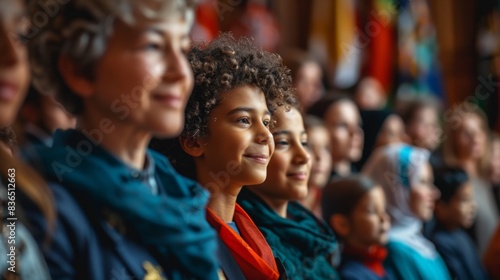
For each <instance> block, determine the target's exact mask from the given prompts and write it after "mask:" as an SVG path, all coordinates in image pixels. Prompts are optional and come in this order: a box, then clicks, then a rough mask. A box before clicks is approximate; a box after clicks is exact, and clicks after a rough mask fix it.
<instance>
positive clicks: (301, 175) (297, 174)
mask: <svg viewBox="0 0 500 280" xmlns="http://www.w3.org/2000/svg"><path fill="white" fill-rule="evenodd" d="M286 176H287V177H290V178H292V179H295V180H306V179H307V172H302V171H300V172H291V173H287V174H286Z"/></svg>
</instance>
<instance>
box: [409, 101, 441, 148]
mask: <svg viewBox="0 0 500 280" xmlns="http://www.w3.org/2000/svg"><path fill="white" fill-rule="evenodd" d="M408 135H409V136H410V138H411V140H412V143H413V145H415V146H417V147H421V148H424V149H428V150H434V149H436V147H437V146H438V145H439V136H440V135H441V127H440V125H439V118H438V114H437V111H436V110H435V109H434V108H432V107H423V108H421V109H420V110H418V111H417V112H416V113H415V116H414V117H413V119H412V120H411V121H410V123H409V124H408Z"/></svg>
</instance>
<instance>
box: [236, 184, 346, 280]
mask: <svg viewBox="0 0 500 280" xmlns="http://www.w3.org/2000/svg"><path fill="white" fill-rule="evenodd" d="M238 204H239V205H240V206H241V207H243V209H245V211H246V212H247V213H248V215H250V217H251V218H252V220H253V221H254V223H255V224H256V225H257V226H258V227H259V229H260V231H261V232H262V234H263V235H264V237H265V238H266V240H267V242H268V243H269V246H271V249H272V250H273V253H274V256H275V257H277V258H279V259H280V261H281V262H282V264H283V266H284V268H285V271H286V274H287V276H288V278H289V279H339V277H338V275H337V272H336V271H335V269H334V268H333V266H332V265H331V262H330V256H331V255H332V254H333V253H334V251H335V250H336V246H337V241H336V239H335V236H334V234H333V232H332V230H331V229H330V228H329V227H328V226H327V225H326V224H325V223H324V222H322V221H321V220H319V219H317V218H316V217H315V216H314V215H313V214H312V213H311V212H310V211H309V210H307V209H305V208H304V207H303V206H301V205H300V204H299V203H297V202H290V203H289V204H288V209H287V215H288V217H289V218H288V219H285V218H282V217H280V216H279V215H278V214H277V213H276V212H275V211H274V210H272V209H271V208H270V207H269V206H268V205H267V204H266V203H265V202H264V201H263V200H262V199H260V198H259V197H258V196H257V195H255V194H254V193H253V192H252V191H249V190H248V189H247V187H245V188H243V190H242V191H241V192H240V194H239V195H238Z"/></svg>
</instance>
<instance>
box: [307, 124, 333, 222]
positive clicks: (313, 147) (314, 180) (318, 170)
mask: <svg viewBox="0 0 500 280" xmlns="http://www.w3.org/2000/svg"><path fill="white" fill-rule="evenodd" d="M304 126H305V128H306V133H307V142H308V144H307V145H308V147H309V152H310V154H311V174H310V176H309V181H308V182H307V189H308V191H307V196H306V197H305V198H304V199H302V200H301V203H302V205H304V207H306V208H307V209H309V210H310V211H311V212H313V213H314V215H316V217H319V218H321V192H322V189H323V188H324V187H325V186H326V184H327V183H328V180H329V179H330V171H331V169H332V158H331V157H330V150H331V147H330V135H329V134H328V129H327V128H326V127H325V125H324V123H323V121H322V120H321V119H319V118H317V117H315V116H306V117H305V119H304Z"/></svg>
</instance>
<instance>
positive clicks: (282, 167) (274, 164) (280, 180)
mask: <svg viewBox="0 0 500 280" xmlns="http://www.w3.org/2000/svg"><path fill="white" fill-rule="evenodd" d="M275 119H276V125H275V126H274V127H273V128H272V133H273V137H274V146H275V151H274V154H273V156H272V157H271V161H270V162H269V166H268V167H267V170H268V172H267V178H266V181H265V182H264V183H263V184H261V185H258V186H252V187H251V188H253V190H254V191H255V192H257V193H259V194H261V195H262V196H264V197H267V198H269V199H277V200H298V199H302V198H304V197H306V196H307V181H308V179H309V172H310V169H311V160H310V155H309V152H308V150H307V149H306V147H307V134H306V132H305V130H304V125H303V121H302V116H301V115H300V112H299V111H297V110H296V109H294V108H293V109H291V110H290V111H288V112H287V111H286V110H284V108H280V109H279V110H278V111H277V112H276V113H275Z"/></svg>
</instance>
